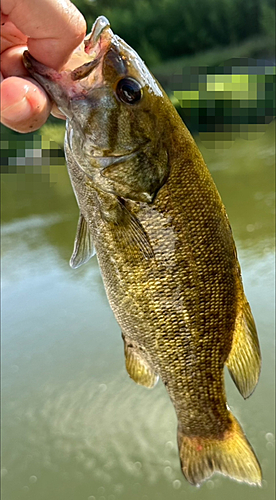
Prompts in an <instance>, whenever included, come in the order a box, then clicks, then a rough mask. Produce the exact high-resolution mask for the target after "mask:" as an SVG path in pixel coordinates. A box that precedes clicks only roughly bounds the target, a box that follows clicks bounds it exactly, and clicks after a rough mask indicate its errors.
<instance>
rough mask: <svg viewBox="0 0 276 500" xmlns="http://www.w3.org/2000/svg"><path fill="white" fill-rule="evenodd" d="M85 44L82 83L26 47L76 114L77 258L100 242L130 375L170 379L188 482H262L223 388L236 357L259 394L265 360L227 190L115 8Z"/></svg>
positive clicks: (78, 74)
mask: <svg viewBox="0 0 276 500" xmlns="http://www.w3.org/2000/svg"><path fill="white" fill-rule="evenodd" d="M85 52H86V55H85V54H83V58H84V64H83V66H79V67H78V68H76V69H75V70H74V71H73V72H72V73H71V80H70V72H68V71H63V72H60V73H58V72H55V71H54V70H49V69H47V68H46V67H45V66H43V65H41V64H40V63H38V62H37V61H35V60H34V59H33V58H32V57H31V56H30V55H29V54H28V53H25V56H24V62H25V65H26V67H27V68H28V69H29V71H30V73H31V74H32V75H33V76H34V78H36V79H37V80H38V81H39V82H40V83H41V85H42V86H44V88H45V89H46V90H47V91H48V92H49V94H50V96H51V97H52V98H53V99H54V100H55V102H56V103H57V105H58V106H59V107H60V109H61V110H62V111H63V113H64V114H65V115H66V117H67V132H66V138H65V153H66V159H67V166H68V172H69V175H70V179H71V183H72V186H73V189H74V193H75V196H76V199H77V202H78V205H79V209H80V219H79V224H78V229H77V236H76V239H75V246H74V252H73V255H72V257H71V261H70V263H71V265H72V267H78V266H79V265H81V264H83V263H85V262H87V260H89V258H90V257H91V256H92V255H93V253H94V249H95V251H96V254H97V258H98V262H99V265H100V269H101V272H102V277H103V281H104V285H105V289H106V293H107V296H108V299H109V302H110V305H111V308H112V310H113V312H114V314H115V317H116V319H117V321H118V323H119V325H120V327H121V329H122V336H123V340H124V348H125V358H126V369H127V371H128V373H129V375H130V377H131V378H132V379H133V380H134V381H135V382H137V383H139V384H142V385H144V386H146V387H149V388H151V387H154V385H155V384H156V383H157V381H158V378H159V377H160V378H161V380H162V381H163V383H164V384H165V386H166V389H167V391H168V393H169V396H170V398H171V400H172V403H173V405H174V408H175V411H176V414H177V418H178V433H177V439H178V447H179V455H180V462H181V468H182V471H183V474H184V475H185V477H186V478H187V480H188V481H189V482H190V483H191V484H201V483H202V482H203V481H204V480H206V479H207V478H209V477H211V475H212V474H213V473H214V472H220V473H222V474H225V475H228V476H230V477H232V478H233V479H236V480H238V481H244V482H247V483H249V484H261V478H262V475H261V469H260V466H259V463H258V460H257V458H256V456H255V454H254V451H253V450H252V448H251V446H250V444H249V443H248V441H247V439H246V437H245V435H244V433H243V431H242V429H241V427H240V425H239V423H238V422H237V420H236V419H235V417H234V416H233V414H232V413H231V412H230V410H229V408H228V406H227V402H226V394H225V388H224V374H223V370H224V365H226V366H227V367H228V369H229V371H230V374H231V376H232V378H233V380H234V382H235V383H236V385H237V387H238V389H239V390H240V392H241V394H242V395H243V396H244V398H246V397H248V396H250V394H251V393H252V392H253V390H254V388H255V386H256V384H257V381H258V377H259V373H260V365H261V357H260V349H259V343H258V338H257V332H256V328H255V324H254V320H253V317H252V313H251V310H250V306H249V304H248V302H247V300H246V297H245V295H244V291H243V286H242V279H241V273H240V267H239V263H238V260H237V255H236V249H235V244H234V241H233V237H232V232H231V228H230V225H229V222H228V218H227V215H226V212H225V208H224V206H223V204H222V201H221V198H220V196H219V194H218V192H217V189H216V187H215V185H214V182H213V180H212V178H211V175H210V173H209V171H208V169H207V167H206V165H205V163H204V160H203V158H202V156H201V154H200V152H199V150H198V148H197V146H196V144H195V142H194V140H193V138H192V137H191V135H190V133H189V132H188V130H187V128H186V127H185V125H184V124H183V122H182V121H181V119H180V117H179V116H178V114H177V112H176V111H175V109H174V107H173V106H172V104H171V103H170V101H169V99H168V97H167V96H166V94H165V93H164V91H163V90H162V88H161V87H160V86H159V84H158V83H157V82H156V81H155V80H154V78H153V76H152V75H151V74H150V72H149V71H148V70H147V68H146V66H145V65H144V63H143V61H141V59H140V58H139V56H138V55H137V54H136V52H135V51H133V49H131V48H130V47H129V46H128V45H127V44H126V43H125V42H124V41H123V40H121V39H120V38H119V37H118V36H116V35H114V34H113V33H112V31H111V29H110V26H109V22H108V21H107V19H106V18H104V17H103V16H101V17H100V18H98V19H97V20H96V22H95V24H94V26H93V29H92V33H91V35H89V36H88V38H87V39H86V40H85ZM89 65H90V66H89Z"/></svg>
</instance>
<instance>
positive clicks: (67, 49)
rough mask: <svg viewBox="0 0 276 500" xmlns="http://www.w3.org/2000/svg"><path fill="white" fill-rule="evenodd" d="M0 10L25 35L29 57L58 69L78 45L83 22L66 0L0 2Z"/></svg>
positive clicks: (79, 14)
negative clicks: (30, 55)
mask: <svg viewBox="0 0 276 500" xmlns="http://www.w3.org/2000/svg"><path fill="white" fill-rule="evenodd" d="M1 10H2V12H3V13H4V14H6V15H8V16H9V19H10V21H11V22H13V23H14V24H15V26H16V27H17V28H18V29H19V30H20V31H21V32H22V33H24V34H25V35H27V36H28V37H29V38H28V41H27V45H28V49H29V51H30V53H31V54H32V56H33V57H34V58H35V59H37V60H38V61H40V62H42V63H43V64H45V65H46V66H50V67H52V68H55V69H60V68H61V67H62V66H63V65H64V64H65V63H66V62H67V60H68V58H69V56H70V54H71V53H72V52H73V50H74V49H75V48H76V47H77V46H78V45H79V44H80V43H81V42H82V40H83V38H84V36H85V33H86V22H85V20H84V18H83V16H82V14H81V13H80V12H79V11H78V9H77V8H76V7H75V6H74V5H73V4H72V3H71V2H70V1H69V0H36V1H35V2H34V0H21V1H18V0H2V2H1Z"/></svg>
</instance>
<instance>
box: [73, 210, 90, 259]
mask: <svg viewBox="0 0 276 500" xmlns="http://www.w3.org/2000/svg"><path fill="white" fill-rule="evenodd" d="M93 255H95V248H94V245H93V239H92V235H91V232H90V230H89V227H88V224H87V222H86V220H85V218H84V217H83V215H82V214H80V216H79V221H78V227H77V234H76V238H75V241H74V250H73V253H72V257H71V259H70V266H71V267H72V268H73V269H75V268H77V267H80V266H81V265H82V264H85V263H86V262H87V261H88V260H89V259H91V257H93Z"/></svg>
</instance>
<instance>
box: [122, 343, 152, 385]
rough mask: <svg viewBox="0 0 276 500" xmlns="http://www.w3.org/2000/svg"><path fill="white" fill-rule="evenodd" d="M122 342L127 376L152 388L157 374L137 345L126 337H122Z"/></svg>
mask: <svg viewBox="0 0 276 500" xmlns="http://www.w3.org/2000/svg"><path fill="white" fill-rule="evenodd" d="M123 338H124V336H123ZM124 344H125V360H126V369H127V372H128V374H129V376H130V377H131V378H132V380H134V382H136V383H137V384H139V385H144V386H145V387H148V388H149V389H152V388H153V387H154V386H155V385H156V384H157V382H158V379H159V376H158V375H156V374H155V373H154V371H153V370H152V368H151V367H150V366H149V364H148V363H147V361H146V360H145V359H144V358H143V355H142V354H141V352H140V351H139V349H138V348H137V346H135V345H134V344H133V343H132V342H130V341H128V340H127V339H126V338H124Z"/></svg>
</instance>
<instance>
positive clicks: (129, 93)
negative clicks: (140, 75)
mask: <svg viewBox="0 0 276 500" xmlns="http://www.w3.org/2000/svg"><path fill="white" fill-rule="evenodd" d="M116 94H117V97H118V99H120V101H122V102H124V103H125V104H136V103H137V102H139V101H140V100H141V98H142V95H143V94H142V88H141V85H140V84H139V83H138V82H137V81H136V80H134V78H122V80H119V82H118V83H117V87H116Z"/></svg>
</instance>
